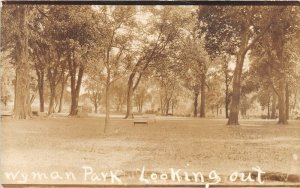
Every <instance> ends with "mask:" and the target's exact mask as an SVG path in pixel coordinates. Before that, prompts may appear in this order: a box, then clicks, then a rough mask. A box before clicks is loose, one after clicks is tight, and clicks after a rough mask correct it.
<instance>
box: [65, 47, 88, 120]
mask: <svg viewBox="0 0 300 188" xmlns="http://www.w3.org/2000/svg"><path fill="white" fill-rule="evenodd" d="M68 65H69V75H70V80H71V109H70V114H69V116H76V115H77V113H78V100H79V93H80V88H81V83H82V78H83V73H84V67H83V65H81V64H78V63H77V62H76V61H75V50H74V49H72V51H71V56H70V57H69V61H68ZM77 70H78V74H77ZM76 75H77V77H76Z"/></svg>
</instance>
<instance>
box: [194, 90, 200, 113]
mask: <svg viewBox="0 0 300 188" xmlns="http://www.w3.org/2000/svg"><path fill="white" fill-rule="evenodd" d="M198 96H199V92H195V93H194V117H197V115H198Z"/></svg>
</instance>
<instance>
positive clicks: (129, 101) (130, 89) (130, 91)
mask: <svg viewBox="0 0 300 188" xmlns="http://www.w3.org/2000/svg"><path fill="white" fill-rule="evenodd" d="M133 77H134V74H131V75H130V77H129V80H128V88H127V96H126V98H127V99H126V100H127V110H126V115H125V119H126V118H130V115H131V113H132V112H131V111H132V95H133Z"/></svg>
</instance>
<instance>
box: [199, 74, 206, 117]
mask: <svg viewBox="0 0 300 188" xmlns="http://www.w3.org/2000/svg"><path fill="white" fill-rule="evenodd" d="M205 82H206V80H205V74H203V75H202V76H201V104H200V117H202V118H203V117H205Z"/></svg>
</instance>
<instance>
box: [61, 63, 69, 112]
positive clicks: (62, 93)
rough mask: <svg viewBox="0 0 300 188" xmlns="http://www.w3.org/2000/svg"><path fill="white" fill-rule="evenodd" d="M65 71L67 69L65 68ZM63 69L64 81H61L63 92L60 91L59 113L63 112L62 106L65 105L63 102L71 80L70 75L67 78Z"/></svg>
mask: <svg viewBox="0 0 300 188" xmlns="http://www.w3.org/2000/svg"><path fill="white" fill-rule="evenodd" d="M64 69H65V68H64ZM64 69H63V72H62V79H61V90H60V96H59V107H58V112H62V105H63V100H64V92H65V86H66V83H67V81H68V78H69V74H67V75H66V76H65V72H64V71H65V70H64Z"/></svg>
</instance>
